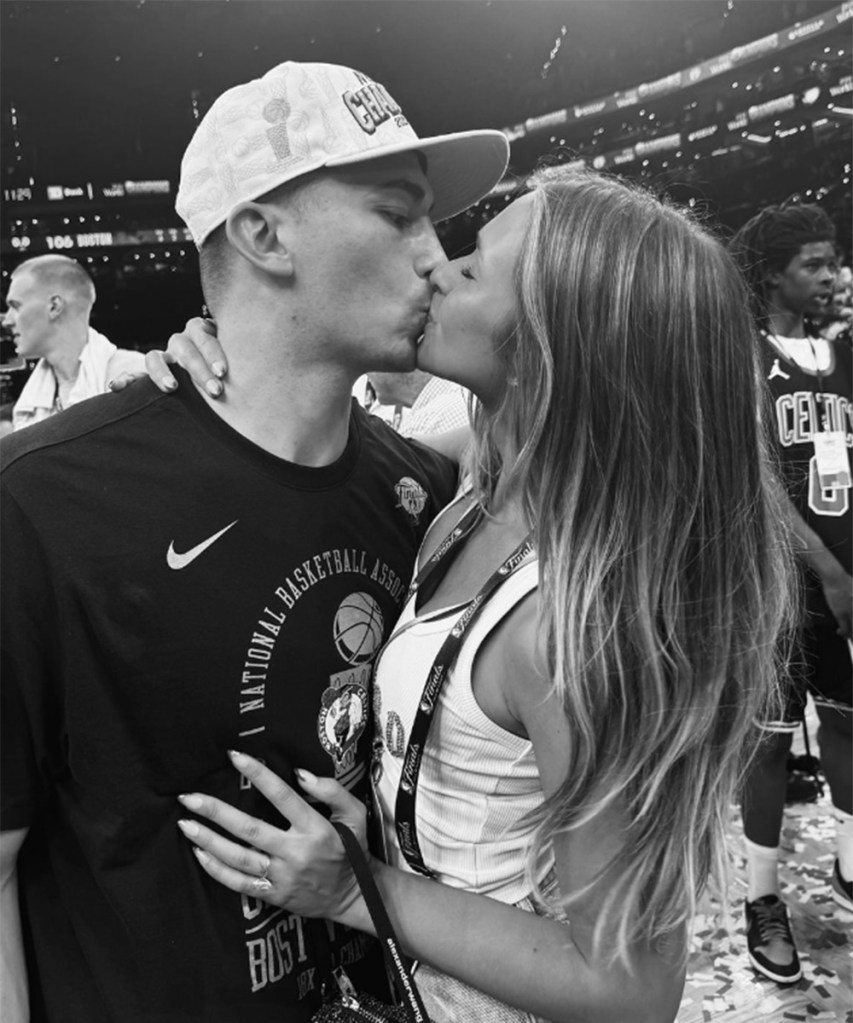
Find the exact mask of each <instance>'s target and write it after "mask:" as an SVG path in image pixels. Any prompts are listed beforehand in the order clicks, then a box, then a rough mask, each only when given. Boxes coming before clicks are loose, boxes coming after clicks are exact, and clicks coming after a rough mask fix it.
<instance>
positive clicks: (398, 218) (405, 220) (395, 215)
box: [382, 210, 412, 229]
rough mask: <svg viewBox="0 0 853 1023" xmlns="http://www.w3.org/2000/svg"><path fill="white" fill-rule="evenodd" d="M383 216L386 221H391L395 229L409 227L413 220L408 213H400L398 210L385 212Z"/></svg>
mask: <svg viewBox="0 0 853 1023" xmlns="http://www.w3.org/2000/svg"><path fill="white" fill-rule="evenodd" d="M382 215H383V217H385V219H386V220H389V221H390V222H391V223H392V224H393V225H394V226H395V227H399V228H401V229H402V228H405V227H408V226H409V224H411V222H412V219H411V217H410V216H409V215H408V213H399V212H398V211H396V210H383V211H382Z"/></svg>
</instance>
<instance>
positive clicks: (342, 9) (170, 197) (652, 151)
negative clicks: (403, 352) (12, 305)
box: [0, 0, 853, 401]
mask: <svg viewBox="0 0 853 1023" xmlns="http://www.w3.org/2000/svg"><path fill="white" fill-rule="evenodd" d="M0 18H2V29H0V31H1V32H2V34H0V97H2V101H0V107H2V136H3V146H2V168H3V170H2V198H3V205H2V217H0V257H2V279H3V293H4V295H5V291H6V287H7V284H8V276H9V273H10V272H11V270H12V269H13V268H14V267H15V265H16V264H17V263H18V262H20V261H22V260H23V259H25V258H27V257H29V256H33V255H38V254H42V253H46V252H63V253H65V254H67V255H71V256H73V257H75V258H76V259H78V260H80V261H81V262H82V263H83V264H84V265H85V266H86V267H87V268H88V269H89V270H90V272H91V273H92V275H93V277H94V278H95V280H96V284H97V287H98V301H97V304H96V306H95V309H94V315H93V320H92V322H93V325H94V326H95V327H96V328H97V329H98V330H100V331H102V332H103V333H105V334H106V335H107V336H108V337H109V338H110V339H111V340H112V341H114V342H115V343H116V344H118V345H120V346H122V347H126V348H138V349H141V350H147V349H148V348H151V347H162V346H164V344H165V342H166V340H167V338H168V336H169V334H170V333H172V331H173V330H175V329H177V328H178V327H179V326H181V325H182V324H183V323H184V321H185V320H186V319H187V318H188V317H189V316H192V315H196V314H197V313H198V312H199V310H200V308H201V292H200V289H199V286H198V280H197V259H196V254H195V249H194V247H193V245H192V243H191V242H190V241H189V238H188V235H187V232H186V231H185V229H184V228H183V225H182V223H181V221H180V220H179V218H178V217H177V215H176V214H175V212H174V199H175V191H176V188H177V181H178V173H179V166H180V159H181V154H182V152H183V149H184V147H185V146H186V144H187V142H188V140H189V138H190V135H191V134H192V132H193V130H194V128H195V126H196V124H197V122H198V120H199V119H200V118H201V117H202V116H203V115H204V113H205V111H206V110H207V108H208V107H209V105H210V104H211V102H212V101H213V100H214V99H215V97H216V96H217V95H218V94H219V93H221V92H222V91H223V90H225V89H227V88H229V87H230V86H232V85H234V84H236V83H238V82H242V81H245V80H247V79H248V78H251V77H256V76H259V75H261V74H263V73H264V72H265V71H266V70H267V69H268V68H270V67H271V66H273V65H274V64H277V63H279V62H280V61H282V60H289V59H294V60H302V61H311V60H314V61H329V62H333V63H343V64H348V65H350V66H353V67H356V68H358V69H359V70H362V71H365V72H366V73H368V74H369V75H371V76H372V77H373V78H375V79H376V80H377V81H380V82H382V83H383V84H384V85H385V86H386V88H387V89H388V90H389V92H390V93H391V95H392V96H393V97H394V98H395V99H396V100H397V102H398V103H399V104H400V105H401V106H402V108H403V110H404V112H405V113H406V115H407V116H408V118H409V119H410V121H411V122H412V124H413V125H414V127H415V130H416V131H417V132H418V133H419V134H421V135H428V134H438V133H443V132H451V131H461V130H465V129H468V128H482V127H490V128H502V129H504V130H505V131H506V132H507V134H508V135H509V136H510V138H511V140H512V159H511V166H510V173H509V175H508V177H507V179H506V180H505V181H504V182H502V183H501V185H500V186H499V187H498V188H497V189H496V190H495V192H494V193H493V194H492V195H491V196H489V197H488V198H487V199H486V200H484V201H483V202H482V203H481V204H480V205H479V206H478V207H476V208H475V209H474V210H471V211H469V212H468V213H467V214H465V215H463V216H461V217H458V218H456V220H455V221H453V222H450V223H449V224H446V225H444V226H443V227H442V228H441V234H442V238H443V241H444V243H445V248H446V249H447V251H448V253H449V254H450V255H454V254H455V253H457V252H458V251H460V250H461V249H463V248H464V247H466V246H468V245H470V244H471V242H472V240H473V236H474V233H475V231H476V229H477V227H478V226H479V224H480V223H481V221H482V220H483V218H484V217H485V216H486V215H487V214H491V213H493V212H494V211H495V208H496V207H497V206H500V205H502V204H503V203H504V202H505V201H506V200H507V198H508V196H509V195H510V194H511V192H512V190H513V189H515V188H516V187H517V186H518V183H519V181H523V179H524V176H525V175H526V174H527V173H528V172H529V171H530V170H532V169H533V168H534V167H536V166H537V165H539V164H540V163H541V162H542V161H543V160H551V161H554V160H557V161H560V162H566V161H569V162H570V161H574V160H582V161H584V162H585V163H588V164H590V165H591V166H594V167H596V168H602V169H607V170H609V171H612V172H615V173H619V174H623V175H626V176H628V177H631V178H642V179H643V180H645V181H647V182H648V183H649V184H650V185H651V186H652V187H653V188H656V189H659V190H661V191H667V192H668V193H670V194H671V195H673V196H674V197H675V198H677V199H679V200H681V201H686V202H689V203H691V204H692V205H694V206H695V207H698V208H699V209H700V210H703V211H707V214H708V216H709V217H711V218H713V219H715V220H716V221H717V222H718V223H719V224H720V225H721V229H722V230H723V231H726V230H729V231H730V230H734V229H736V228H737V227H739V226H740V225H741V224H742V223H743V222H744V221H745V220H747V219H748V217H749V216H750V215H751V213H752V212H753V211H755V210H756V209H757V208H758V207H760V206H763V205H766V204H767V203H771V202H778V201H781V200H783V199H785V198H787V197H789V196H792V195H794V196H799V197H800V198H801V199H802V200H803V201H808V202H814V201H817V202H819V203H821V205H823V206H824V207H825V208H826V209H827V211H828V212H829V213H830V215H831V216H832V218H833V220H834V221H835V222H836V225H837V227H838V229H839V240H840V243H841V245H842V247H843V259H844V261H845V262H848V263H849V261H850V253H851V201H850V178H851V124H853V94H851V92H853V79H852V78H851V71H853V68H851V23H853V2H851V0H846V2H844V3H841V4H839V3H832V2H823V0H308V2H302V0H65V2H57V0H3V3H2V5H0ZM4 347H7V346H4ZM7 355H8V352H7ZM0 361H7V359H6V358H5V357H4V358H3V359H0ZM22 375H24V374H21V373H18V374H9V373H8V372H6V373H4V374H2V379H3V387H4V389H5V390H6V392H7V394H6V395H4V396H3V399H2V400H7V401H8V400H10V396H9V394H8V392H9V390H10V389H11V390H12V392H14V391H15V390H17V389H18V377H20V376H22ZM20 382H21V383H22V382H23V381H20ZM12 397H14V394H12Z"/></svg>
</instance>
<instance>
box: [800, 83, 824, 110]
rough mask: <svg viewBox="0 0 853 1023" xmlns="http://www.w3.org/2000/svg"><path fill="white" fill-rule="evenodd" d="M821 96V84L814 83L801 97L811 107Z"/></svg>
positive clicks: (805, 104)
mask: <svg viewBox="0 0 853 1023" xmlns="http://www.w3.org/2000/svg"><path fill="white" fill-rule="evenodd" d="M819 98H820V86H819V85H813V86H812V87H811V88H810V89H806V91H805V92H804V93H803V95H802V97H801V99H802V101H803V104H804V106H807V107H810V106H812V105H813V104H814V103H817V101H818V99H819Z"/></svg>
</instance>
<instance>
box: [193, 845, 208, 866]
mask: <svg viewBox="0 0 853 1023" xmlns="http://www.w3.org/2000/svg"><path fill="white" fill-rule="evenodd" d="M193 852H194V853H195V858H196V859H197V860H198V862H199V863H204V864H205V865H207V864H208V863H210V857H209V856H208V855H207V853H206V852H205V851H204V849H199V848H198V846H193Z"/></svg>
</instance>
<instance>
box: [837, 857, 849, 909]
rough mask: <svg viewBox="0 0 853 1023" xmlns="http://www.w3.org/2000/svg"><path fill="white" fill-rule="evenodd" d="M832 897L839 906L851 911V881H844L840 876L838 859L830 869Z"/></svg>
mask: <svg viewBox="0 0 853 1023" xmlns="http://www.w3.org/2000/svg"><path fill="white" fill-rule="evenodd" d="M832 897H833V899H835V901H836V902H837V903H838V905H839V906H841V907H842V908H843V909H847V910H849V911H850V912H851V913H853V881H845V880H844V878H843V877H842V876H841V867H840V866H839V864H838V860H836V861H835V867H834V868H833V871H832Z"/></svg>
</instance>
